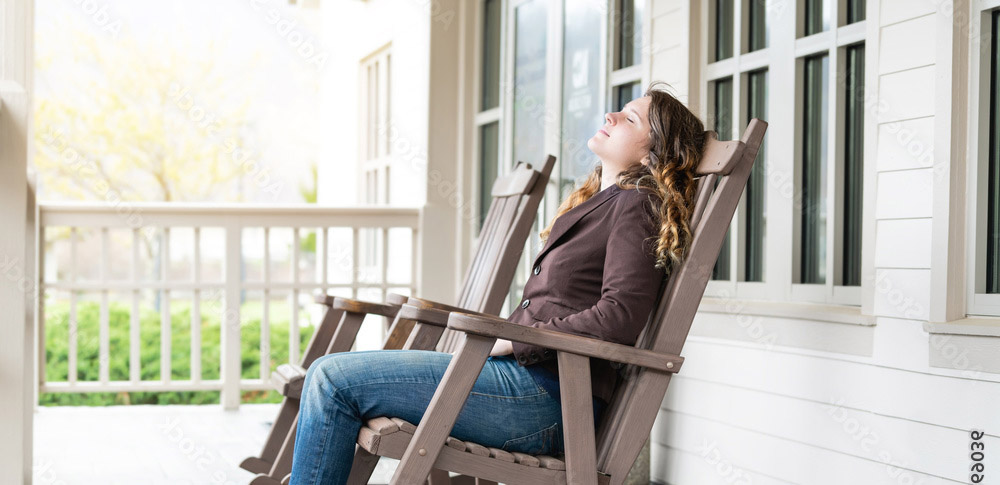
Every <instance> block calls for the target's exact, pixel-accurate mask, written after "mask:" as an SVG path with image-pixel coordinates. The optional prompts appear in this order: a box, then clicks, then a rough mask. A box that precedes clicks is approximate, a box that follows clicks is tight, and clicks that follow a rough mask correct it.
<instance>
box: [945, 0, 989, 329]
mask: <svg viewBox="0 0 1000 485" xmlns="http://www.w3.org/2000/svg"><path fill="white" fill-rule="evenodd" d="M970 6H971V9H972V11H971V15H970V17H969V18H970V19H972V21H971V22H970V24H969V25H970V26H971V28H972V31H973V33H980V34H981V35H969V36H968V37H969V39H970V44H971V45H970V46H969V48H970V52H969V53H970V55H969V60H970V66H969V67H970V69H969V73H970V74H969V86H970V89H969V117H968V123H969V146H968V150H969V152H968V153H969V154H970V156H969V157H967V158H968V160H969V162H968V163H969V165H968V167H967V171H966V172H967V175H966V176H967V178H966V183H967V185H966V187H967V189H968V190H966V207H967V208H968V210H967V211H966V223H967V231H966V237H967V238H968V240H967V241H966V243H967V246H966V257H967V261H966V268H968V271H966V275H967V280H966V288H967V291H966V300H967V301H966V304H967V310H966V313H968V315H969V316H993V317H995V316H1000V294H987V293H985V288H984V285H985V269H986V254H985V252H986V248H985V244H984V240H985V239H986V229H987V224H986V210H985V206H986V202H987V196H988V194H987V187H986V176H985V173H986V170H987V161H986V159H985V158H984V157H988V151H989V137H988V136H987V132H988V130H989V115H990V113H989V107H988V104H986V105H984V106H981V105H980V100H982V103H989V85H990V72H989V59H990V43H991V42H992V39H991V33H990V29H991V25H990V23H991V22H990V16H991V12H992V11H993V10H995V9H1000V0H972V1H971V2H970ZM954 284H957V282H954Z"/></svg>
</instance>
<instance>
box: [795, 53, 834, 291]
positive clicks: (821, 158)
mask: <svg viewBox="0 0 1000 485" xmlns="http://www.w3.org/2000/svg"><path fill="white" fill-rule="evenodd" d="M828 65H829V62H828V57H827V55H825V54H824V55H821V56H815V57H810V58H806V59H805V65H804V69H803V87H804V89H803V97H804V99H803V103H802V121H803V126H802V133H803V140H802V180H801V184H802V207H801V216H802V218H801V221H800V224H801V241H800V243H801V246H800V248H799V250H800V263H801V265H800V268H799V276H800V277H799V279H800V281H799V282H800V283H824V282H825V281H826V198H827V197H826V174H827V167H826V143H827V139H826V132H827V126H826V125H827V123H826V119H827V104H828V100H829V96H828V91H827V90H828V85H827V69H828Z"/></svg>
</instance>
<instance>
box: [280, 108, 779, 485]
mask: <svg viewBox="0 0 1000 485" xmlns="http://www.w3.org/2000/svg"><path fill="white" fill-rule="evenodd" d="M766 128H767V123H766V122H764V121H762V120H759V119H757V118H754V119H752V120H751V121H750V123H749V125H748V127H747V130H746V132H745V134H744V136H743V138H742V140H741V141H719V140H716V139H715V136H712V137H711V139H710V141H709V142H708V145H707V146H706V149H705V153H704V154H703V160H702V162H701V164H700V165H699V167H698V169H697V172H698V174H699V175H700V177H699V180H698V192H697V203H696V206H695V210H694V213H693V214H692V219H691V227H692V229H693V234H694V238H693V242H692V246H691V248H690V250H689V252H688V255H687V257H686V258H685V260H684V261H683V263H682V264H681V265H680V266H679V267H677V268H675V270H674V271H673V272H672V273H671V275H670V276H669V277H668V278H667V279H666V281H665V284H664V285H663V287H662V288H663V290H662V293H661V294H660V297H659V301H658V302H657V305H656V309H655V310H654V311H653V312H652V313H651V314H650V317H649V320H648V321H647V324H646V327H645V329H644V330H643V332H642V334H640V336H639V338H638V340H637V342H636V344H635V346H627V345H620V344H614V343H610V342H605V341H601V340H597V339H591V338H586V337H581V336H577V335H572V334H567V333H562V332H555V331H550V330H540V329H536V328H532V327H525V326H521V325H514V324H511V323H510V322H508V321H507V320H504V319H502V318H499V317H493V316H486V315H481V314H480V315H477V314H470V313H462V312H453V313H450V314H446V313H444V312H443V311H438V310H432V309H423V310H421V309H418V308H415V307H413V306H411V305H409V304H407V305H403V306H402V308H401V309H400V313H403V312H406V313H407V314H410V315H411V316H413V317H414V318H415V319H417V320H418V321H419V322H420V324H421V325H438V326H441V325H444V326H446V327H447V328H448V329H450V330H452V331H456V332H458V334H457V335H458V350H457V351H456V353H455V356H454V357H453V358H452V360H451V363H450V365H449V366H448V370H447V371H446V373H445V375H444V377H443V379H442V381H441V384H440V386H439V387H438V389H437V391H436V392H435V394H434V397H433V398H432V399H431V402H430V405H429V407H428V408H427V411H426V412H425V413H424V416H423V418H422V420H421V421H420V425H419V426H414V425H412V424H410V423H407V422H405V421H402V420H400V419H398V418H392V417H380V418H375V419H372V420H370V421H369V422H368V423H367V424H366V426H364V427H362V429H361V432H360V433H359V435H358V445H359V446H358V448H357V452H356V454H355V457H354V463H353V468H352V470H351V476H350V479H349V480H348V483H350V484H354V485H360V484H364V483H367V482H368V479H369V478H370V476H371V473H372V471H373V470H374V468H375V464H376V463H377V462H378V458H379V456H388V457H393V458H400V459H401V460H402V461H401V462H400V464H399V467H398V468H397V469H396V473H395V475H394V476H393V479H392V482H391V483H392V484H393V485H404V484H406V485H417V484H422V483H424V482H425V481H426V480H428V476H429V475H431V474H432V472H435V473H440V472H441V471H443V470H450V471H453V472H457V473H460V474H462V475H465V476H469V477H477V478H476V483H493V482H503V483H508V484H518V485H522V484H566V483H569V484H573V485H578V484H580V485H584V484H598V483H600V484H613V485H618V484H621V483H622V482H623V481H624V479H625V477H626V476H627V474H628V471H629V469H630V468H631V466H632V464H633V462H634V461H635V459H636V457H637V456H638V454H639V451H640V449H641V448H642V446H643V445H644V443H645V441H646V437H647V436H648V435H649V432H650V430H651V428H652V425H653V421H654V419H655V418H656V413H657V410H658V409H659V407H660V404H661V402H662V400H663V397H664V395H665V393H666V390H667V385H668V384H669V383H670V377H671V374H672V373H675V372H677V371H678V370H680V367H681V364H682V362H683V360H684V359H683V358H682V357H680V355H679V354H680V352H681V349H682V347H683V346H684V341H685V340H686V338H687V335H688V331H689V330H690V327H691V323H692V321H693V319H694V316H695V313H696V312H697V310H698V305H699V303H700V302H701V298H702V296H703V294H704V291H705V286H706V285H707V283H708V279H709V278H710V277H711V275H712V269H713V267H714V266H715V261H716V259H717V257H718V254H719V249H720V247H721V246H722V241H723V238H724V236H725V233H726V229H727V228H728V226H729V223H730V221H731V220H732V218H733V214H734V213H735V209H736V206H737V204H738V202H739V199H740V196H741V194H742V192H743V190H744V188H745V186H746V183H747V179H748V178H749V175H750V169H751V168H752V166H753V163H754V160H755V158H756V156H757V151H758V149H759V148H760V143H761V140H762V139H763V136H764V132H765V130H766ZM714 134H715V133H714V132H711V133H710V135H714ZM717 181H718V182H719V183H718V184H716V182H717ZM497 338H503V339H508V340H512V341H517V342H527V343H532V344H536V345H541V346H543V347H548V348H550V349H554V350H556V351H557V359H558V364H559V381H560V388H561V395H562V414H563V417H564V419H563V424H564V427H563V437H564V440H563V441H564V443H565V454H564V456H562V457H551V456H530V455H525V454H520V453H508V452H506V451H503V450H498V449H494V448H487V447H484V446H481V445H478V444H476V443H469V442H462V441H459V440H457V439H454V438H452V437H449V436H448V435H449V433H450V432H451V429H452V427H453V426H454V424H455V420H456V419H457V417H458V414H459V411H460V410H461V409H462V406H463V405H464V403H465V400H466V399H467V397H468V395H469V392H470V390H471V389H472V386H473V383H474V382H475V380H476V378H477V377H478V376H479V373H480V372H481V371H482V368H483V365H484V364H485V362H486V359H487V357H488V355H489V352H490V350H491V349H492V347H493V344H494V342H495V341H496V339H497ZM592 357H593V358H600V359H606V360H610V361H614V362H619V363H622V364H625V365H626V366H625V368H624V369H623V371H624V372H623V374H624V379H623V380H622V381H621V383H620V385H619V386H618V388H617V389H616V390H615V393H614V396H613V397H612V400H611V402H610V403H609V405H608V408H607V410H606V411H605V413H604V416H603V418H602V421H601V424H600V428H599V430H598V432H597V433H596V436H595V430H594V421H593V409H592V407H591V385H590V366H589V365H588V361H589V359H590V358H592ZM595 438H596V439H595ZM431 476H432V480H433V475H431ZM445 476H447V475H445ZM286 478H287V477H286Z"/></svg>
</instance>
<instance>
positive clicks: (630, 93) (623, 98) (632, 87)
mask: <svg viewBox="0 0 1000 485" xmlns="http://www.w3.org/2000/svg"><path fill="white" fill-rule="evenodd" d="M614 93H615V94H614V100H613V101H612V104H611V109H612V110H613V111H621V110H622V108H624V107H625V105H626V104H628V102H629V101H632V100H633V99H635V98H638V97H639V96H642V86H641V85H640V84H639V83H638V82H632V83H628V84H622V85H621V86H615V90H614Z"/></svg>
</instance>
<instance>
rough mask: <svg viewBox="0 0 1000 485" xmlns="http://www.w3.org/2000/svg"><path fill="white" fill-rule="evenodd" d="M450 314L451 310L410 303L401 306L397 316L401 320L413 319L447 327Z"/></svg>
mask: <svg viewBox="0 0 1000 485" xmlns="http://www.w3.org/2000/svg"><path fill="white" fill-rule="evenodd" d="M448 315H450V312H448V311H446V310H439V309H437V308H419V307H416V306H413V305H411V304H409V303H407V304H405V305H403V306H401V307H399V313H397V314H396V316H397V317H398V318H399V319H401V320H413V321H415V322H417V323H424V324H427V325H434V326H435V327H447V326H448Z"/></svg>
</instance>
